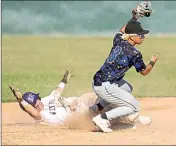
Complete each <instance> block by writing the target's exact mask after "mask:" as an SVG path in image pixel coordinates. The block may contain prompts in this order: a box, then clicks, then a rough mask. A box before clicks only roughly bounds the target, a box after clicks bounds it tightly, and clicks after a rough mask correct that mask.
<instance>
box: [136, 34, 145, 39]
mask: <svg viewBox="0 0 176 146" xmlns="http://www.w3.org/2000/svg"><path fill="white" fill-rule="evenodd" d="M137 36H138V37H139V38H140V39H144V38H145V35H144V34H138V35H137Z"/></svg>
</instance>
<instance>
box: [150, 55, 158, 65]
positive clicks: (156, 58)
mask: <svg viewBox="0 0 176 146" xmlns="http://www.w3.org/2000/svg"><path fill="white" fill-rule="evenodd" d="M157 60H158V55H153V56H152V57H151V61H153V62H154V63H156V62H157Z"/></svg>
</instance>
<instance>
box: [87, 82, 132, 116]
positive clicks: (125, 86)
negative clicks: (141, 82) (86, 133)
mask: <svg viewBox="0 0 176 146" xmlns="http://www.w3.org/2000/svg"><path fill="white" fill-rule="evenodd" d="M117 84H118V87H119V88H120V89H122V90H125V91H127V92H129V93H131V92H132V91H133V87H132V85H131V84H130V83H128V82H127V81H126V80H124V79H121V80H120V81H118V82H117ZM97 96H98V95H97ZM108 105H109V103H108V102H106V101H105V100H104V99H101V98H100V99H99V102H98V103H97V104H95V105H93V106H90V107H89V110H90V111H92V112H93V113H99V112H100V111H102V110H103V109H104V108H105V107H107V106H108Z"/></svg>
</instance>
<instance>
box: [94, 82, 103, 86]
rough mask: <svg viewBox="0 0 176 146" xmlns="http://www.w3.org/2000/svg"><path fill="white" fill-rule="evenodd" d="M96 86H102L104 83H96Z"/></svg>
mask: <svg viewBox="0 0 176 146" xmlns="http://www.w3.org/2000/svg"><path fill="white" fill-rule="evenodd" d="M94 86H102V83H98V82H94Z"/></svg>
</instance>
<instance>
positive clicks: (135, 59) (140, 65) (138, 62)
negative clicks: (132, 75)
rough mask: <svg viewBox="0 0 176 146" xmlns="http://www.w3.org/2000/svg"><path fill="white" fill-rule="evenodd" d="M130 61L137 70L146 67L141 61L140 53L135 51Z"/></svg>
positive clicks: (139, 70)
mask: <svg viewBox="0 0 176 146" xmlns="http://www.w3.org/2000/svg"><path fill="white" fill-rule="evenodd" d="M132 63H133V65H134V67H135V69H136V71H137V72H141V71H143V70H145V69H146V65H145V63H144V61H143V57H142V54H141V53H137V54H136V55H135V56H134V57H133V58H132Z"/></svg>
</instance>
